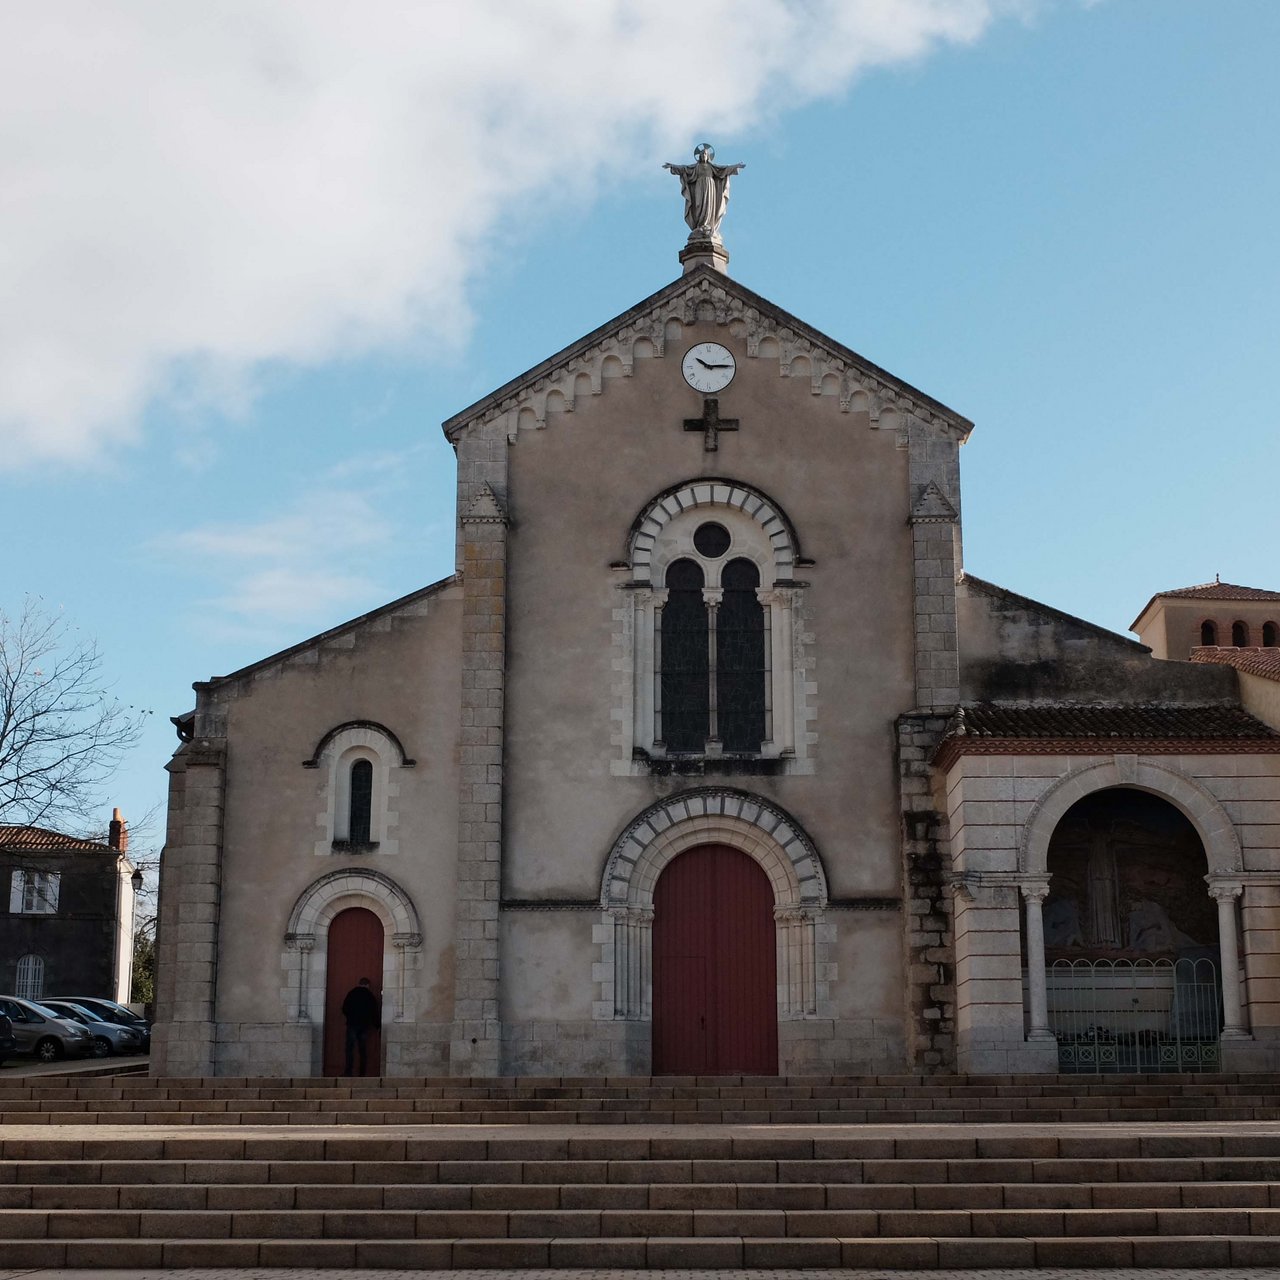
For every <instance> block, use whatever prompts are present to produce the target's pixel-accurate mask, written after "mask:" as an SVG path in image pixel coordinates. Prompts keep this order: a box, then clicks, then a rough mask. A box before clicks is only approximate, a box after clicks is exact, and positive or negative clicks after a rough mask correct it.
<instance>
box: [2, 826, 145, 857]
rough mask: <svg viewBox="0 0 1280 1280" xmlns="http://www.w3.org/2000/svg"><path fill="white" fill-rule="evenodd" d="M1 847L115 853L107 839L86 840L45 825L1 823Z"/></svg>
mask: <svg viewBox="0 0 1280 1280" xmlns="http://www.w3.org/2000/svg"><path fill="white" fill-rule="evenodd" d="M0 849H3V850H5V851H6V852H15V853H109V854H111V855H113V856H114V855H115V854H117V853H119V850H118V849H113V848H112V847H111V846H110V845H109V844H107V843H106V841H105V840H85V839H84V838H82V837H81V836H68V835H64V834H63V833H62V832H61V831H47V830H45V828H44V827H16V826H2V825H0Z"/></svg>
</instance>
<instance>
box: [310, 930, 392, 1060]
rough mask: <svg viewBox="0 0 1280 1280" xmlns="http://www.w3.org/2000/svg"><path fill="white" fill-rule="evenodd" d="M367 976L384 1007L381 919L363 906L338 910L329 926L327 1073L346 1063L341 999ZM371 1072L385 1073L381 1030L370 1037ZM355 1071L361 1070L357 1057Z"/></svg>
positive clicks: (325, 1030)
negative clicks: (383, 1071) (383, 1069)
mask: <svg viewBox="0 0 1280 1280" xmlns="http://www.w3.org/2000/svg"><path fill="white" fill-rule="evenodd" d="M361 978H368V979H369V983H370V986H371V987H372V988H373V994H374V995H375V996H376V997H377V999H378V1007H379V1008H381V1007H382V921H381V920H379V919H378V917H377V916H375V915H374V914H373V912H372V911H367V910H365V908H364V907H348V908H347V910H346V911H339V912H338V914H337V915H336V916H334V917H333V920H332V922H331V923H330V925H329V960H328V967H327V969H326V971H325V990H324V1074H325V1075H327V1076H340V1075H342V1073H343V1069H344V1068H345V1066H346V1062H345V1057H346V1037H347V1024H346V1020H345V1019H344V1018H343V1016H342V1002H343V1000H344V999H346V995H347V992H348V991H350V990H351V988H352V987H354V986H357V985H358V984H359V982H360V979H361ZM366 1043H367V1045H368V1053H369V1075H371V1076H376V1075H381V1074H382V1033H381V1031H379V1030H375V1031H371V1032H370V1033H369V1038H368V1040H367V1042H366ZM354 1070H356V1071H359V1070H360V1060H359V1057H358V1056H357V1058H356V1061H355V1063H354Z"/></svg>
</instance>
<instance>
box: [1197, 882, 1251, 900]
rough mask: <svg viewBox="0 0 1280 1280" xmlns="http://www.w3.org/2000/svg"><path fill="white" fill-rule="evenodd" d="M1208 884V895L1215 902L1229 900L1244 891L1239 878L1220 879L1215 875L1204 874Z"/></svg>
mask: <svg viewBox="0 0 1280 1280" xmlns="http://www.w3.org/2000/svg"><path fill="white" fill-rule="evenodd" d="M1205 881H1206V883H1207V884H1208V886H1209V897H1211V898H1213V899H1214V900H1215V901H1217V902H1229V901H1233V900H1234V899H1236V898H1238V897H1239V896H1240V895H1241V894H1242V893H1243V892H1244V883H1243V882H1242V881H1240V880H1222V879H1219V878H1218V877H1217V876H1205Z"/></svg>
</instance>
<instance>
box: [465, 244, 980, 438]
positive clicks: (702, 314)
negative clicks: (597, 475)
mask: <svg viewBox="0 0 1280 1280" xmlns="http://www.w3.org/2000/svg"><path fill="white" fill-rule="evenodd" d="M701 319H713V320H714V322H715V323H716V324H717V325H720V326H724V327H726V328H728V329H729V330H730V332H731V333H733V334H734V335H735V336H738V337H740V338H741V339H742V340H743V345H744V346H745V349H746V356H747V359H749V360H755V359H758V360H765V361H770V362H776V365H777V371H778V375H779V376H780V377H784V378H795V379H799V380H802V382H804V383H807V389H808V390H809V392H810V393H811V394H813V395H829V396H833V397H838V398H839V404H840V409H841V412H843V413H852V412H860V411H861V412H866V413H867V414H868V415H869V417H870V421H871V425H872V427H873V428H879V429H881V430H884V429H889V430H896V431H899V432H905V430H906V427H907V425H908V422H909V421H916V422H919V423H923V424H924V425H925V426H926V427H927V428H931V429H932V430H933V431H935V432H936V433H937V434H939V435H945V436H950V437H954V438H955V439H957V440H958V441H961V442H962V441H964V440H965V439H967V438H968V435H969V432H970V431H971V430H972V429H973V423H972V422H970V421H969V419H967V418H965V417H963V416H961V415H960V414H958V413H956V412H955V411H954V410H953V409H949V408H948V407H947V406H946V405H944V404H942V403H941V402H940V401H937V400H934V399H933V398H932V397H931V396H928V395H926V394H925V393H924V392H922V391H919V390H917V389H916V388H915V387H913V386H911V385H910V384H909V383H907V382H904V381H903V380H902V379H900V378H897V377H894V375H892V374H890V373H887V372H886V371H885V370H884V369H881V368H880V367H879V366H877V365H875V364H872V363H871V361H869V360H867V359H865V358H864V357H862V356H860V355H858V353H857V352H855V351H852V350H851V349H850V348H848V347H846V346H844V345H843V344H841V343H839V342H836V341H835V340H834V339H833V338H829V337H828V336H827V335H826V334H823V333H821V332H819V331H818V330H817V329H814V328H813V327H812V326H810V325H807V324H805V322H804V321H802V320H799V319H797V318H796V317H795V316H793V315H790V314H789V313H788V312H786V311H783V310H782V309H781V308H780V307H777V306H775V305H774V304H773V303H772V302H769V301H768V300H767V299H766V298H762V297H761V296H760V295H759V294H757V293H753V292H752V291H751V290H750V289H747V288H746V287H745V286H743V285H741V284H739V283H737V282H736V281H735V280H732V279H730V278H729V277H728V276H726V275H723V274H721V273H720V272H718V271H715V270H713V269H712V268H710V267H700V268H698V269H697V270H695V271H692V272H690V273H689V274H688V275H685V276H682V277H680V278H679V279H678V280H676V281H674V282H673V283H672V284H670V285H668V286H666V288H664V289H660V290H659V291H658V292H657V293H655V294H653V295H651V296H650V297H648V298H646V299H645V300H644V301H643V302H640V303H638V304H637V305H636V306H634V307H632V308H631V309H630V310H629V311H626V312H624V313H623V314H622V315H620V316H616V317H615V318H614V319H612V320H610V321H609V322H608V323H606V324H604V325H601V326H600V327H599V328H598V329H595V330H593V331H592V332H591V333H589V334H587V335H586V336H585V337H583V338H581V339H579V341H577V342H575V343H573V344H572V345H570V346H568V347H565V348H564V349H563V350H562V351H559V352H557V353H556V354H555V355H553V356H550V357H549V358H548V359H546V360H544V361H543V362H542V363H541V364H539V365H536V366H535V367H534V368H532V369H530V370H528V371H527V372H526V373H523V374H521V375H520V376H519V377H518V378H514V379H512V380H511V381H510V382H508V383H506V384H505V385H503V386H501V387H499V388H498V389H497V390H496V391H494V392H492V393H491V394H489V395H488V396H486V397H485V398H484V399H483V400H479V401H477V402H476V403H475V404H473V405H471V406H470V407H469V408H467V409H464V410H462V412H461V413H458V414H455V415H454V416H453V417H452V418H449V419H447V420H446V421H445V422H444V424H443V429H444V433H445V435H446V436H447V437H448V439H449V440H450V441H451V442H454V443H456V442H457V441H458V439H459V438H460V437H461V436H462V435H463V434H465V433H466V431H467V430H468V428H470V427H473V426H477V425H480V424H491V423H495V422H497V423H499V424H500V427H501V430H502V431H503V432H504V434H505V435H506V437H507V440H508V441H509V442H510V443H512V444H514V443H516V441H517V440H518V439H519V436H520V433H521V432H522V431H526V430H537V429H540V428H543V427H545V426H546V425H547V423H548V421H549V420H551V419H553V418H554V417H555V416H556V415H558V414H561V413H572V412H573V411H574V409H575V407H576V406H577V405H578V404H579V403H580V401H581V400H583V399H584V398H586V397H590V396H599V395H605V394H607V392H608V387H609V383H610V382H611V380H613V379H616V378H628V377H630V376H631V375H632V373H633V371H634V369H635V366H636V363H637V361H642V360H648V359H656V360H661V359H664V358H665V357H666V355H667V353H668V348H669V346H670V344H671V342H673V341H674V342H678V341H679V339H680V337H681V334H682V332H683V330H684V329H685V328H688V327H691V326H692V325H694V324H695V323H697V322H698V321H699V320H701Z"/></svg>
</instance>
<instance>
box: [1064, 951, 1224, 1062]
mask: <svg viewBox="0 0 1280 1280" xmlns="http://www.w3.org/2000/svg"><path fill="white" fill-rule="evenodd" d="M1047 985H1048V997H1049V1026H1050V1028H1051V1029H1052V1031H1053V1033H1054V1035H1055V1036H1056V1037H1057V1039H1058V1069H1059V1070H1060V1071H1063V1072H1087V1071H1099V1072H1103V1071H1106V1072H1121V1071H1134V1072H1137V1071H1215V1070H1217V1068H1218V1036H1219V1033H1220V1032H1221V1030H1222V988H1221V986H1220V984H1219V982H1218V969H1217V966H1216V965H1215V964H1214V963H1213V961H1212V960H1210V959H1208V958H1207V957H1205V958H1199V959H1180V960H1055V961H1054V963H1053V964H1052V965H1050V966H1049V970H1048V984H1047Z"/></svg>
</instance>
